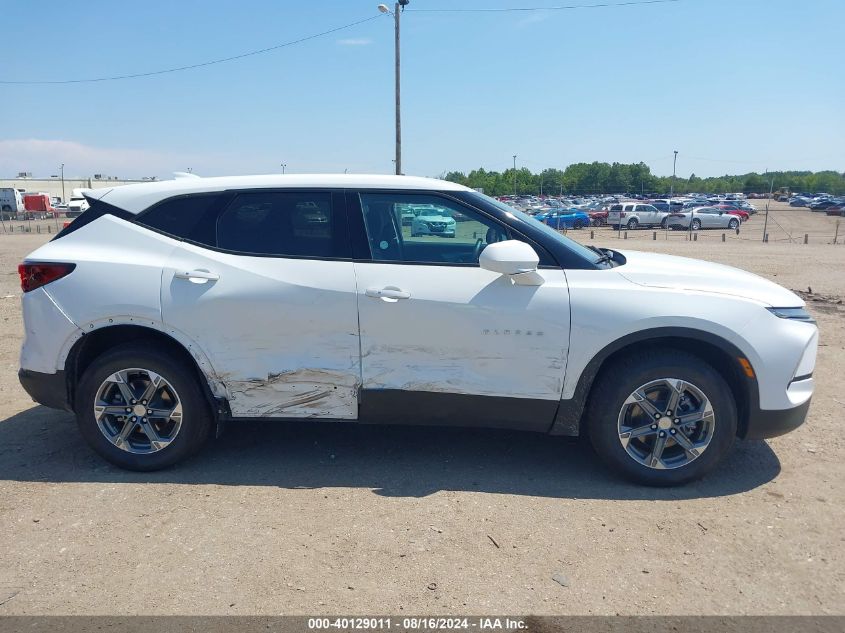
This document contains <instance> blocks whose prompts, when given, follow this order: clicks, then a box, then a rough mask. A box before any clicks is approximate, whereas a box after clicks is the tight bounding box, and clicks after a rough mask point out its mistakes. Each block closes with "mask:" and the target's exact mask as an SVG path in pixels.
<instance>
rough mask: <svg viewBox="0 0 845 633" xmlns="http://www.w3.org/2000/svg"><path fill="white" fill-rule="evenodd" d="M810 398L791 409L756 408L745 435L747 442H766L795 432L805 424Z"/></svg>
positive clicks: (750, 415) (750, 417)
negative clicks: (771, 438)
mask: <svg viewBox="0 0 845 633" xmlns="http://www.w3.org/2000/svg"><path fill="white" fill-rule="evenodd" d="M809 408H810V398H807V400H806V401H805V402H804V403H802V404H799V405H798V406H797V407H793V408H791V409H776V410H771V409H759V408H757V407H755V408H754V409H753V410H752V411H751V412H750V413H749V416H748V426H747V428H746V431H745V435H743V439H746V440H764V439H767V438H770V437H777V436H778V435H783V434H784V433H789V432H790V431H794V430H795V429H797V428H798V427H799V426H801V425H802V424H804V420H806V419H807V411H808V410H809Z"/></svg>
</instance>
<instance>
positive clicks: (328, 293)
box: [161, 242, 361, 419]
mask: <svg viewBox="0 0 845 633" xmlns="http://www.w3.org/2000/svg"><path fill="white" fill-rule="evenodd" d="M174 243H175V244H176V248H175V249H174V250H173V252H172V254H171V255H170V257H169V258H168V259H167V261H166V262H163V263H164V270H163V273H162V275H161V301H162V320H163V321H164V322H165V323H167V325H168V326H172V327H174V328H176V329H178V330H179V331H181V332H184V333H185V334H186V335H187V336H188V337H189V338H190V339H191V340H193V341H195V342H196V344H197V345H198V346H199V347H200V348H202V349H203V350H204V352H205V354H206V355H207V356H208V358H209V360H210V362H211V365H212V366H213V367H214V368H215V369H216V370H217V375H218V377H219V379H220V381H221V382H222V383H223V384H224V385H225V386H226V392H227V397H228V399H229V406H230V408H231V410H232V414H233V415H236V416H243V417H328V418H339V419H355V418H357V417H358V399H357V390H358V385H359V384H360V375H361V372H360V358H359V354H360V348H359V343H358V312H357V305H356V297H355V277H354V273H353V268H352V263H351V262H333V261H317V260H302V259H282V258H275V257H249V256H243V255H231V254H228V253H219V252H216V251H211V250H208V249H204V248H200V247H198V246H194V245H191V244H187V243H181V242H174ZM196 270H201V271H207V274H206V275H204V277H206V278H207V279H203V281H204V283H193V280H192V279H188V278H185V275H184V273H185V272H186V271H196ZM214 277H216V279H214ZM323 392H325V393H323ZM317 394H321V395H319V397H317ZM302 398H306V399H305V400H302Z"/></svg>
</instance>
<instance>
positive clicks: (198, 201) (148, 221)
mask: <svg viewBox="0 0 845 633" xmlns="http://www.w3.org/2000/svg"><path fill="white" fill-rule="evenodd" d="M219 200H220V194H199V195H190V196H178V197H176V198H169V199H167V200H163V201H162V202H158V203H156V204H155V205H154V206H152V207H150V208H149V209H148V210H146V211H144V212H143V213H142V214H141V215H139V216H138V219H137V222H138V224H141V225H143V226H146V227H148V228H151V229H154V230H156V231H160V232H161V233H166V234H167V235H170V236H172V237H175V238H178V239H196V235H197V232H198V229H199V228H200V226H201V225H202V224H203V223H206V224H211V225H212V226H213V219H211V218H206V215H207V214H210V213H211V210H212V209H213V208H215V207H216V203H217V202H218V201H219Z"/></svg>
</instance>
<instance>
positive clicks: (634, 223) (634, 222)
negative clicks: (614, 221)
mask: <svg viewBox="0 0 845 633" xmlns="http://www.w3.org/2000/svg"><path fill="white" fill-rule="evenodd" d="M639 223H640V221H639V220H638V219H637V218H631V219H630V220H628V224H626V225H625V226H627V227H628V230H629V231H633V230H635V229H636V228H637V225H638V224H639Z"/></svg>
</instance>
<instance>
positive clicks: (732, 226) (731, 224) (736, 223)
mask: <svg viewBox="0 0 845 633" xmlns="http://www.w3.org/2000/svg"><path fill="white" fill-rule="evenodd" d="M738 226H739V220H731V221H730V222H728V228H729V229H730V230H732V231H736V227H738Z"/></svg>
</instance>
